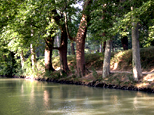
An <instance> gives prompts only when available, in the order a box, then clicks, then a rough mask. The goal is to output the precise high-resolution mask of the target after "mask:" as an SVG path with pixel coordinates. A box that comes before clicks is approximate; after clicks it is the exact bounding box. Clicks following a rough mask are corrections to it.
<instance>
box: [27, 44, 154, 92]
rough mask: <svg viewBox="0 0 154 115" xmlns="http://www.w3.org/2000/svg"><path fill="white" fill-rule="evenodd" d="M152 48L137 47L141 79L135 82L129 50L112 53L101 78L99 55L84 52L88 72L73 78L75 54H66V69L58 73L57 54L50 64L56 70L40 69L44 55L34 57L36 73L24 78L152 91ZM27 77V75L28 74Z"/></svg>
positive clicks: (153, 86) (100, 55)
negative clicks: (106, 75) (103, 76)
mask: <svg viewBox="0 0 154 115" xmlns="http://www.w3.org/2000/svg"><path fill="white" fill-rule="evenodd" d="M153 51H154V47H150V48H142V49H141V50H140V55H141V65H142V71H143V78H142V79H140V80H139V81H138V82H136V81H134V79H133V75H132V63H131V62H132V51H131V50H127V51H120V52H114V53H112V57H111V63H110V65H111V66H110V68H111V74H110V75H109V76H108V77H107V78H105V79H103V78H102V66H103V57H104V56H103V54H99V53H97V54H86V55H85V61H86V68H87V69H88V70H89V73H88V74H87V75H85V76H83V77H82V78H79V77H76V74H75V65H76V63H75V62H76V61H75V56H74V55H72V56H68V65H69V68H70V72H69V73H68V74H67V75H66V74H65V75H62V74H61V72H60V70H58V69H59V66H60V63H59V62H60V61H59V57H55V58H54V59H53V67H54V68H55V69H56V70H57V71H55V72H46V73H45V71H44V65H43V66H41V65H42V63H43V62H44V58H42V59H40V60H38V62H37V67H38V70H39V72H38V73H37V74H35V75H36V76H35V77H34V76H32V75H31V76H30V75H25V76H27V77H26V79H35V80H38V81H47V82H56V83H66V84H76V85H86V86H92V87H103V88H114V89H122V90H135V91H146V92H152V93H153V92H154V53H153ZM28 76H29V77H28Z"/></svg>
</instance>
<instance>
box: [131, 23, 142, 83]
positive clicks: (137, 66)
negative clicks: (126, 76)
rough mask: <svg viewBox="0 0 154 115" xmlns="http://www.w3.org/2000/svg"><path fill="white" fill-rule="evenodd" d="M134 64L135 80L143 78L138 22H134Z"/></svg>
mask: <svg viewBox="0 0 154 115" xmlns="http://www.w3.org/2000/svg"><path fill="white" fill-rule="evenodd" d="M132 25H133V27H132V56H133V57H132V66H133V76H134V80H136V81H138V79H141V78H142V70H141V62H140V47H139V31H138V24H137V23H135V22H133V23H132Z"/></svg>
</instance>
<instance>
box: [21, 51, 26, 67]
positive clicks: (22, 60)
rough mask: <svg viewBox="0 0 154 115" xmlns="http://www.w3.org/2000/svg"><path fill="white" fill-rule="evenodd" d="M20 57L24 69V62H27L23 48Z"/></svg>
mask: <svg viewBox="0 0 154 115" xmlns="http://www.w3.org/2000/svg"><path fill="white" fill-rule="evenodd" d="M20 59H21V67H22V69H23V68H24V62H25V58H24V54H23V50H22V51H21V53H20Z"/></svg>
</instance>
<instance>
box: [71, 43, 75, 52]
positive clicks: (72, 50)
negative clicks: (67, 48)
mask: <svg viewBox="0 0 154 115" xmlns="http://www.w3.org/2000/svg"><path fill="white" fill-rule="evenodd" d="M71 53H72V55H75V49H74V43H73V42H71Z"/></svg>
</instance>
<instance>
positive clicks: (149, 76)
mask: <svg viewBox="0 0 154 115" xmlns="http://www.w3.org/2000/svg"><path fill="white" fill-rule="evenodd" d="M143 80H145V81H154V74H147V75H146V76H145V77H143Z"/></svg>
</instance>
